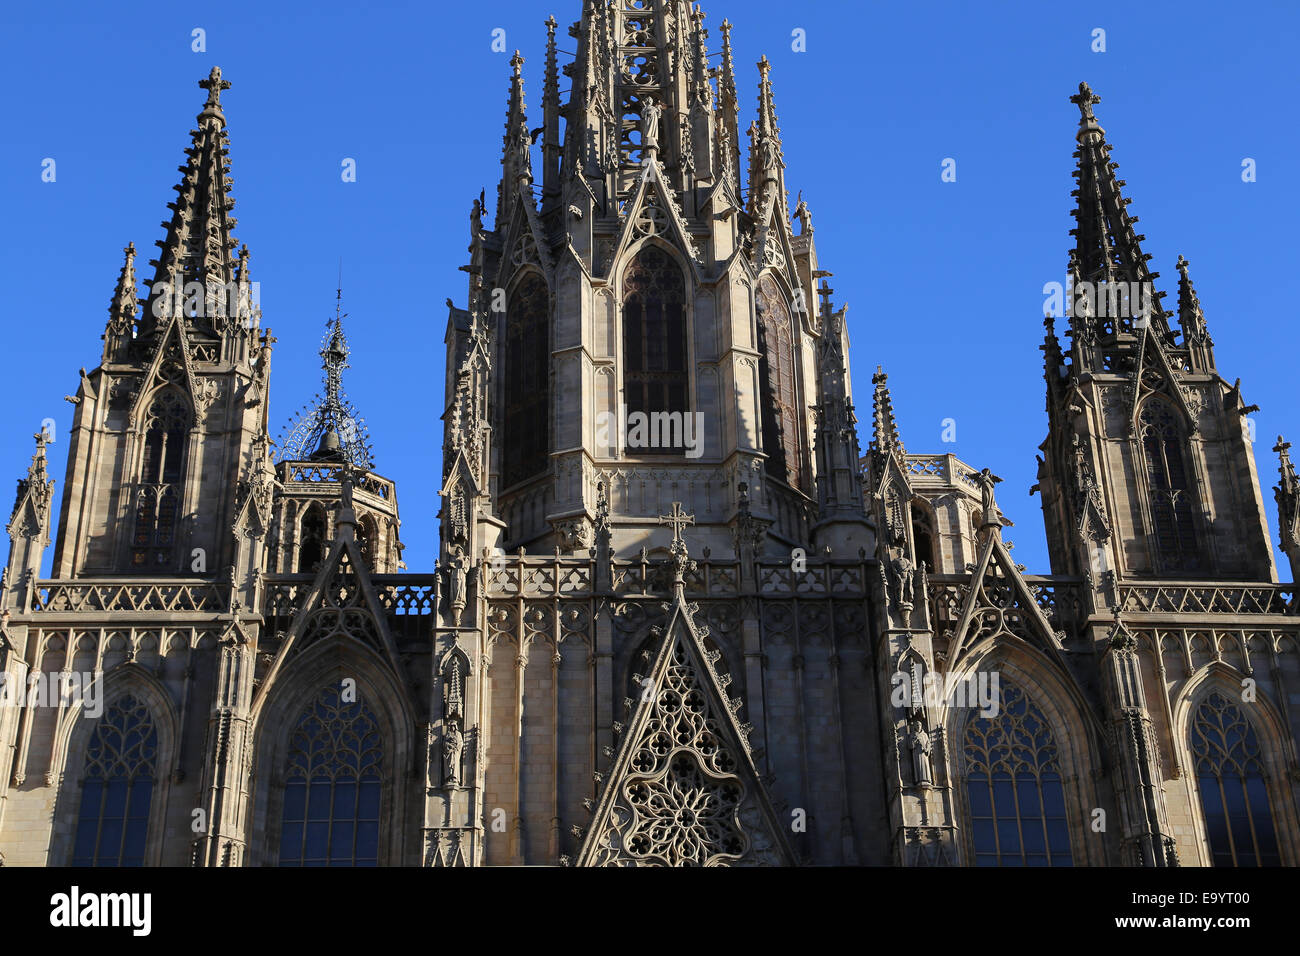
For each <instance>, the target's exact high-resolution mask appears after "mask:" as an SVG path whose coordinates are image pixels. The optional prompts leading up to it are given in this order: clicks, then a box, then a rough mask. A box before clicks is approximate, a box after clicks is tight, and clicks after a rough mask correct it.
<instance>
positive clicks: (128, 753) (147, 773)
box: [72, 696, 158, 866]
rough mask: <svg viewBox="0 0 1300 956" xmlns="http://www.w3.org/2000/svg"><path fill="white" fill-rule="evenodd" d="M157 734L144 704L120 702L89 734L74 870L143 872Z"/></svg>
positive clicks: (122, 699)
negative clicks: (136, 868)
mask: <svg viewBox="0 0 1300 956" xmlns="http://www.w3.org/2000/svg"><path fill="white" fill-rule="evenodd" d="M157 757H158V733H157V731H156V729H155V728H154V724H153V718H152V717H151V716H150V714H149V708H147V707H146V706H145V705H144V703H143V702H141V701H139V700H137V699H136V698H134V697H129V696H128V697H123V698H121V699H119V700H118V701H117V702H116V703H114V704H113V705H112V706H111V707H109V708H108V710H107V712H106V713H105V714H104V716H103V717H101V718H100V719H99V723H98V724H97V725H96V726H95V730H94V732H93V733H92V734H91V738H90V744H89V746H88V747H87V748H86V763H85V769H84V771H83V772H82V783H81V808H80V811H79V812H78V814H77V833H76V836H75V837H74V838H73V848H72V865H73V866H143V865H144V854H145V841H146V839H147V837H148V831H149V806H150V804H151V803H152V801H153V780H154V764H155V761H156V760H157Z"/></svg>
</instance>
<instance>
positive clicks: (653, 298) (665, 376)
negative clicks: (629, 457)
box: [623, 246, 699, 455]
mask: <svg viewBox="0 0 1300 956" xmlns="http://www.w3.org/2000/svg"><path fill="white" fill-rule="evenodd" d="M623 394H624V399H625V402H626V405H627V416H628V421H627V433H626V434H625V435H624V442H625V444H626V447H627V449H628V451H629V453H630V454H633V455H638V454H651V455H681V454H684V453H685V451H686V446H687V441H686V437H687V436H686V429H687V427H689V426H688V423H687V415H688V412H687V405H688V402H689V400H690V386H689V378H688V376H687V371H686V280H685V278H684V277H683V276H682V270H681V269H680V268H679V267H678V265H677V263H676V262H674V261H673V259H672V257H671V256H670V255H668V253H666V252H665V251H664V250H663V249H660V248H659V247H658V246H646V247H645V248H643V249H642V250H641V252H640V253H638V254H637V257H636V259H635V260H633V262H632V264H631V265H630V266H629V267H628V271H627V276H626V277H625V278H624V280H623ZM637 413H640V414H639V415H638V414H637ZM634 416H635V417H634ZM693 440H694V441H698V440H699V436H693Z"/></svg>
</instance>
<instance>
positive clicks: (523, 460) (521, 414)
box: [501, 272, 551, 487]
mask: <svg viewBox="0 0 1300 956" xmlns="http://www.w3.org/2000/svg"><path fill="white" fill-rule="evenodd" d="M505 364H506V368H505V376H504V377H505V393H506V394H505V435H504V444H503V446H502V448H503V452H502V456H501V460H502V463H503V468H504V471H505V476H504V481H505V484H506V486H507V487H508V486H510V485H514V484H517V483H519V482H521V481H526V480H528V479H529V478H533V477H535V476H537V475H539V474H542V473H543V472H545V471H546V469H547V466H548V465H549V463H550V461H549V456H550V450H551V449H550V435H551V429H550V416H549V410H550V378H551V374H550V369H551V336H550V290H549V289H548V288H547V285H546V282H545V280H544V279H542V277H541V276H539V275H538V274H537V273H535V272H529V273H527V274H526V275H525V276H524V278H523V279H522V281H520V283H519V284H518V285H517V286H515V290H514V292H513V293H512V294H511V296H510V301H509V304H508V307H507V310H506V346H505Z"/></svg>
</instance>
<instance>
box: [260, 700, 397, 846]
mask: <svg viewBox="0 0 1300 956" xmlns="http://www.w3.org/2000/svg"><path fill="white" fill-rule="evenodd" d="M347 697H352V698H353V699H352V700H348V699H346V698H345V695H343V694H342V693H340V687H339V686H337V685H331V686H328V687H326V688H324V689H323V690H322V691H321V692H320V693H319V694H318V695H317V696H316V699H315V700H314V701H312V703H311V704H310V705H308V707H307V709H306V711H304V712H303V714H302V716H301V717H300V718H299V720H298V724H297V726H296V727H295V728H294V729H293V736H292V737H291V738H290V741H289V758H288V766H287V767H286V768H285V785H284V810H283V813H282V815H281V822H280V865H281V866H378V865H379V830H380V827H379V817H380V803H381V798H382V796H383V793H382V781H383V777H384V743H383V738H382V737H381V735H380V733H379V723H378V721H377V720H376V719H375V715H374V712H373V711H371V710H370V708H369V707H367V706H366V705H365V704H364V703H363V702H362V701H361V700H360V699H359V697H356V696H355V695H347Z"/></svg>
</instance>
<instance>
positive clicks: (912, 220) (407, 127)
mask: <svg viewBox="0 0 1300 956" xmlns="http://www.w3.org/2000/svg"><path fill="white" fill-rule="evenodd" d="M1085 9H1086V10H1087V12H1081V11H1083V10H1085ZM289 11H290V8H289V7H288V5H282V4H268V3H259V4H251V3H242V2H235V3H226V4H222V5H221V6H220V8H219V9H206V8H205V9H202V10H201V11H195V10H194V9H193V8H191V7H188V6H183V5H179V4H171V3H168V4H164V3H157V2H148V3H131V4H112V5H109V4H102V3H90V2H82V3H54V4H48V5H44V4H22V5H18V4H8V5H6V7H5V10H4V12H3V13H0V216H3V222H4V229H3V230H0V268H2V269H3V273H2V275H3V279H4V286H5V290H6V301H7V303H8V306H7V309H6V315H5V318H4V319H3V322H4V323H5V326H4V329H5V331H4V342H5V344H6V346H7V349H6V355H5V358H6V359H7V361H6V362H5V369H6V374H5V375H4V376H0V407H4V408H6V409H9V410H11V414H9V415H7V416H5V417H4V418H3V419H2V420H0V452H3V454H2V455H0V475H3V474H5V473H8V474H9V475H10V476H12V477H18V476H20V475H21V474H22V473H23V472H24V470H25V468H26V465H27V462H28V459H29V456H30V454H31V447H32V439H31V436H32V434H33V433H34V432H35V431H36V430H37V429H38V428H39V427H40V422H41V420H42V419H44V418H47V417H52V418H54V419H55V420H56V422H57V423H58V429H59V431H58V434H57V436H56V437H57V438H58V441H57V442H56V443H55V444H54V445H53V446H52V448H51V453H52V469H53V474H54V476H55V477H56V479H57V480H58V482H59V486H58V488H59V490H60V491H61V488H62V484H63V477H64V475H63V469H64V463H65V455H66V450H67V442H66V440H65V438H66V436H65V434H64V430H65V429H66V428H67V427H68V425H69V423H70V421H71V413H72V407H71V406H70V405H68V404H66V403H65V402H64V401H63V396H64V395H66V394H70V393H72V392H74V391H75V390H76V387H77V369H78V368H79V367H80V366H86V367H87V368H93V367H94V366H95V364H96V363H97V361H98V358H99V355H100V347H101V343H100V338H99V337H100V334H101V333H102V331H103V328H104V323H105V320H106V318H107V306H108V303H109V298H110V295H111V293H112V290H113V285H114V281H115V279H116V277H117V272H118V269H119V268H120V265H121V258H122V255H121V249H122V247H123V246H124V245H125V244H126V243H127V242H128V241H134V242H135V244H136V246H137V248H139V249H141V250H142V251H143V252H144V253H145V257H146V258H147V257H148V256H149V255H151V254H152V253H153V251H154V246H153V243H154V241H155V240H157V239H159V238H161V237H162V235H163V229H162V228H161V227H160V225H159V223H160V222H161V221H163V220H164V219H166V218H167V215H168V213H167V210H166V209H165V204H166V203H167V202H168V201H169V200H171V199H172V198H173V196H174V194H173V192H172V190H171V187H172V185H173V184H175V183H176V182H177V180H178V173H177V171H176V167H177V165H178V164H179V163H181V162H182V160H183V158H184V157H183V155H182V150H183V149H184V148H185V146H186V145H188V142H189V137H188V130H189V129H190V128H191V127H192V126H193V124H194V116H195V114H196V113H197V112H198V111H199V108H200V106H201V104H202V102H203V94H202V92H201V91H200V90H199V89H198V87H197V86H196V85H195V84H196V81H197V80H199V79H200V78H202V77H204V76H206V75H207V73H208V70H209V69H210V68H211V66H212V65H213V64H218V65H220V66H221V67H222V69H223V71H224V72H225V76H226V78H227V79H228V80H230V81H231V82H232V83H233V84H234V86H233V88H232V89H231V90H230V91H229V92H227V93H226V94H225V96H224V98H223V102H224V103H225V106H226V114H227V117H228V120H229V130H230V137H231V159H232V162H233V175H234V179H235V186H234V191H233V195H234V196H235V198H236V199H237V201H238V205H237V207H236V210H235V214H236V216H237V217H238V218H239V226H238V229H237V230H236V235H237V236H238V238H239V239H240V240H242V241H243V242H246V243H247V244H248V246H249V248H250V249H251V251H252V270H253V278H254V279H256V280H258V281H260V283H261V287H262V307H263V311H264V322H265V324H267V325H270V326H271V327H272V328H273V329H274V330H275V333H276V335H277V336H278V338H279V343H278V345H277V347H276V352H275V358H274V363H273V376H272V405H271V414H272V419H273V422H274V426H273V433H274V432H278V429H279V427H280V425H281V423H283V422H284V421H286V420H287V419H288V418H289V417H290V415H291V414H292V413H293V411H294V410H295V409H297V408H298V407H299V406H301V405H302V404H303V403H304V402H305V401H307V400H308V399H309V398H310V397H311V396H312V395H313V394H314V392H315V391H316V390H317V388H318V383H319V368H318V361H319V360H318V358H317V356H316V352H317V350H318V348H319V342H320V337H321V334H322V332H323V330H324V323H325V320H326V318H327V317H328V316H329V315H330V314H331V312H332V310H333V299H334V287H335V284H336V274H337V269H338V261H339V259H340V257H341V258H342V259H343V284H344V299H345V307H346V309H347V311H348V312H350V313H351V321H350V325H349V334H350V338H351V343H352V347H353V357H352V364H353V368H352V369H351V370H350V372H349V373H348V374H347V377H346V378H345V384H346V387H347V389H348V391H349V393H350V395H351V397H352V398H353V400H354V401H355V403H356V404H357V405H358V406H359V408H360V409H361V411H362V413H363V414H364V415H365V416H366V417H367V419H368V421H369V424H370V426H371V431H372V435H373V438H374V445H375V450H376V458H377V464H378V470H379V471H381V472H382V473H383V474H385V475H387V476H389V477H391V478H394V479H396V480H397V482H398V487H399V498H400V503H401V510H402V517H403V528H402V537H403V539H404V541H405V542H406V543H407V545H408V548H407V552H406V558H407V561H408V564H409V565H410V567H411V568H412V570H417V569H418V570H427V569H429V568H431V566H432V563H433V559H434V556H435V551H436V539H437V528H436V522H435V520H434V516H435V514H436V511H437V497H436V489H437V487H438V484H439V475H440V468H439V459H440V451H439V450H440V447H441V437H440V432H439V423H438V414H439V411H440V409H441V408H442V374H443V366H444V358H443V351H442V337H443V331H444V326H445V322H446V317H447V310H446V307H445V305H444V300H445V299H446V297H448V296H451V297H452V298H453V299H454V300H455V301H456V302H457V304H460V305H463V304H464V302H465V293H466V284H465V278H466V277H465V274H464V273H462V272H460V271H458V269H459V266H461V265H462V264H463V263H464V262H465V258H466V253H465V247H466V245H467V244H468V241H469V233H468V215H469V209H470V203H471V200H472V199H473V198H474V197H475V196H477V195H478V192H479V190H480V189H481V188H484V187H486V188H487V190H488V195H489V196H490V197H491V196H492V195H494V187H495V185H496V182H497V179H498V175H499V158H500V153H501V135H502V130H503V123H504V116H505V106H506V92H507V77H508V75H509V66H508V62H507V61H508V56H509V54H499V53H493V52H492V50H491V40H492V30H493V29H494V28H498V27H500V28H504V29H505V30H506V32H507V44H508V47H509V49H510V50H511V51H513V50H514V49H515V48H516V47H518V48H520V49H521V50H522V51H523V53H524V55H525V56H526V57H527V60H528V62H527V64H526V66H525V68H524V70H525V77H526V81H527V84H528V101H529V104H530V106H531V107H532V109H533V110H534V111H536V110H538V109H539V108H540V103H541V78H542V65H543V62H542V51H543V47H544V42H545V35H546V33H545V28H544V26H543V21H544V19H545V18H546V16H547V15H548V14H551V13H554V14H555V16H556V18H557V19H558V20H559V21H560V23H561V29H560V38H561V47H562V49H566V50H570V51H571V50H573V49H574V45H573V41H571V40H570V39H569V38H568V36H567V33H566V30H565V27H566V26H567V24H568V23H570V22H572V21H574V20H576V19H577V18H578V16H579V15H580V13H581V3H580V0H555V2H549V3H537V2H535V0H530V2H527V3H525V2H505V0H496V2H493V3H478V4H449V3H438V4H428V3H419V4H416V3H411V4H383V3H380V4H376V5H373V6H371V5H366V4H358V3H353V2H349V3H339V2H335V0H320V2H316V3H313V4H311V5H309V6H308V5H304V6H296V7H294V8H292V12H289ZM705 11H706V13H708V15H709V18H708V20H707V22H706V23H707V26H709V27H710V28H711V30H712V33H713V36H712V38H711V40H710V46H711V49H712V50H714V51H715V52H716V50H717V49H718V45H719V42H720V33H719V31H718V26H719V24H720V23H721V21H722V19H723V18H724V17H727V18H730V19H731V21H732V22H733V23H734V24H735V32H734V41H735V45H736V50H737V62H738V64H739V70H740V75H739V82H740V86H741V90H742V94H743V96H744V97H745V103H746V106H747V109H748V110H750V111H751V112H752V110H753V103H754V100H755V97H756V90H757V71H756V69H755V67H754V63H755V62H756V61H757V59H758V57H759V55H760V54H763V53H766V54H767V56H768V57H769V58H770V59H771V60H772V62H773V73H772V75H773V81H774V84H775V95H776V104H777V110H778V114H779V116H780V120H781V126H782V132H783V135H784V141H785V158H786V163H787V176H788V181H789V183H790V186H791V190H792V193H793V192H794V191H796V190H799V189H802V190H803V192H804V196H805V198H806V199H807V201H808V203H809V206H810V207H811V209H812V213H813V217H814V225H815V227H816V230H817V242H818V248H819V253H820V256H821V259H822V262H823V264H824V267H825V268H828V269H831V270H832V271H834V272H835V277H834V279H833V280H832V284H833V286H834V288H835V290H836V297H837V299H838V300H840V301H842V302H847V303H848V304H849V307H850V308H849V328H850V333H851V335H852V340H853V352H852V358H853V374H854V380H855V384H856V387H857V391H858V396H859V413H860V417H861V418H862V420H863V424H864V425H869V419H870V415H869V404H870V403H869V399H870V388H871V384H870V377H871V372H872V371H873V370H874V369H875V366H876V365H877V364H883V365H884V366H885V368H886V370H887V371H888V372H889V373H890V384H891V386H892V388H893V394H894V400H895V404H896V407H897V409H898V415H899V419H900V424H901V427H902V431H903V436H904V440H905V442H906V444H907V447H908V450H909V451H913V452H945V451H952V452H953V453H955V454H957V455H959V456H960V457H961V458H963V459H964V460H966V461H967V462H969V463H970V464H972V465H975V466H977V467H982V466H988V467H990V468H992V469H993V470H994V471H995V472H996V473H997V474H999V475H1001V476H1002V477H1003V478H1004V479H1006V481H1005V483H1004V484H1003V485H1001V486H999V491H1000V499H999V500H1000V503H1001V505H1002V507H1003V510H1004V511H1005V512H1006V513H1007V514H1008V516H1009V517H1010V518H1011V519H1012V520H1013V521H1015V523H1016V527H1015V528H1014V529H1011V530H1010V531H1009V532H1008V537H1009V538H1011V539H1012V540H1014V541H1015V543H1016V545H1017V547H1016V551H1015V554H1016V557H1017V558H1018V560H1020V561H1022V562H1023V563H1025V564H1026V565H1028V566H1029V568H1030V570H1034V571H1045V570H1046V569H1047V558H1046V546H1045V543H1044V540H1043V533H1042V518H1041V511H1040V509H1039V503H1038V499H1036V498H1030V497H1029V496H1028V494H1027V490H1028V488H1029V486H1030V485H1031V484H1032V483H1033V482H1034V472H1035V463H1034V455H1035V453H1036V450H1037V446H1038V444H1039V442H1040V441H1041V440H1042V439H1043V436H1044V433H1045V427H1046V419H1045V415H1044V412H1043V381H1042V375H1041V353H1040V352H1039V351H1038V345H1039V344H1040V342H1041V337H1042V328H1041V315H1042V304H1043V296H1042V293H1041V289H1042V286H1043V284H1044V283H1045V282H1049V281H1052V280H1057V279H1061V278H1063V273H1064V269H1065V263H1066V254H1067V249H1068V246H1069V237H1068V235H1067V231H1068V230H1069V228H1070V227H1071V225H1072V220H1071V219H1070V217H1069V212H1070V210H1071V208H1072V200H1071V198H1070V195H1069V193H1070V190H1071V189H1072V188H1073V181H1072V180H1071V178H1070V171H1071V168H1072V165H1073V161H1072V159H1071V155H1070V154H1071V152H1072V150H1073V148H1074V132H1075V129H1076V125H1077V119H1078V112H1077V110H1076V108H1075V107H1074V106H1073V105H1072V104H1071V103H1070V102H1069V101H1068V97H1069V96H1070V94H1071V93H1073V92H1074V91H1075V89H1076V87H1077V86H1078V83H1079V81H1080V80H1085V79H1086V80H1087V81H1088V82H1089V83H1091V84H1092V86H1093V87H1094V89H1095V90H1096V91H1097V92H1098V93H1099V94H1100V95H1101V96H1102V103H1101V105H1100V106H1099V107H1098V116H1099V117H1100V120H1101V122H1102V125H1103V126H1104V127H1105V128H1106V131H1107V133H1108V138H1109V139H1110V141H1111V142H1112V144H1113V145H1114V158H1115V159H1116V160H1117V161H1118V162H1119V163H1120V164H1121V166H1122V169H1121V172H1120V175H1121V176H1122V177H1123V178H1125V179H1127V181H1128V187H1127V189H1126V192H1127V195H1128V196H1129V197H1131V198H1132V200H1133V203H1132V206H1131V207H1130V211H1131V212H1132V213H1134V214H1136V215H1138V216H1140V217H1141V220H1142V221H1141V224H1140V227H1139V231H1140V232H1143V233H1145V234H1146V235H1147V237H1148V238H1147V241H1146V243H1145V244H1144V248H1145V250H1146V251H1147V252H1149V253H1152V254H1153V260H1152V266H1153V267H1154V268H1156V269H1157V270H1158V271H1159V272H1161V273H1162V276H1161V278H1160V279H1159V280H1158V284H1159V285H1160V287H1162V288H1164V289H1165V290H1166V291H1167V292H1168V293H1169V297H1168V298H1167V299H1166V305H1167V306H1171V305H1172V303H1173V302H1174V301H1175V299H1176V293H1177V286H1176V278H1177V271H1176V270H1175V268H1174V261H1175V259H1176V258H1177V256H1178V255H1179V254H1180V253H1181V254H1183V255H1185V256H1186V257H1187V258H1188V259H1189V260H1190V261H1191V263H1192V275H1193V278H1194V280H1195V281H1196V284H1197V289H1198V291H1199V293H1200V297H1201V301H1202V304H1203V305H1204V307H1205V310H1206V313H1207V317H1208V320H1209V323H1210V331H1211V334H1212V335H1213V337H1214V340H1215V342H1216V345H1217V356H1218V362H1219V368H1220V370H1221V372H1222V374H1223V375H1224V376H1225V377H1226V378H1227V379H1228V380H1229V381H1231V380H1232V379H1234V378H1236V377H1238V376H1240V377H1241V379H1242V383H1243V390H1244V395H1245V399H1246V401H1247V402H1252V403H1258V404H1259V405H1261V406H1262V411H1260V412H1259V413H1258V414H1257V415H1256V416H1255V419H1256V421H1257V423H1258V435H1259V439H1260V440H1259V441H1258V443H1257V445H1256V458H1257V462H1258V466H1259V470H1260V473H1261V476H1262V478H1263V480H1264V484H1265V496H1266V500H1267V502H1268V507H1269V515H1270V527H1271V529H1272V531H1273V533H1274V536H1276V513H1275V510H1274V508H1273V502H1272V492H1271V487H1272V485H1273V483H1274V482H1275V480H1276V475H1277V469H1276V462H1275V456H1274V455H1273V453H1272V452H1271V451H1270V449H1271V447H1272V445H1273V440H1274V436H1276V435H1277V433H1278V432H1279V431H1284V432H1286V433H1287V434H1288V435H1294V436H1295V437H1297V438H1300V410H1297V408H1296V403H1295V402H1294V400H1293V395H1294V388H1295V381H1296V378H1297V373H1296V370H1295V364H1294V363H1295V348H1294V342H1295V334H1294V331H1293V328H1294V322H1295V319H1294V317H1293V315H1292V313H1291V308H1292V306H1293V302H1292V300H1291V298H1290V296H1289V295H1284V294H1281V293H1283V292H1284V291H1285V290H1286V289H1287V288H1288V285H1287V283H1288V282H1289V280H1287V279H1286V278H1285V277H1286V276H1287V275H1291V274H1293V273H1294V269H1295V262H1296V259H1297V252H1298V251H1300V249H1298V246H1300V240H1297V234H1296V230H1295V227H1294V223H1295V222H1296V221H1297V218H1298V217H1297V212H1300V177H1298V176H1297V169H1296V164H1297V157H1300V134H1298V132H1297V123H1296V121H1295V116H1296V112H1295V103H1296V101H1297V94H1298V93H1300V90H1297V84H1298V75H1297V70H1296V67H1295V56H1296V54H1295V51H1296V45H1297V42H1296V41H1297V35H1296V34H1297V25H1298V24H1300V7H1297V5H1296V4H1294V3H1280V2H1260V3H1251V4H1230V5H1224V4H1212V3H1204V2H1177V3H1174V2H1159V3H1154V2H1148V3H1142V4H1134V3H1109V2H1102V3H1091V4H1064V3H1059V2H1055V3H1043V2H1041V0H1037V2H1015V3H1009V2H999V3H987V4H977V3H967V2H953V0H948V2H936V3H881V2H876V0H871V2H852V3H846V2H830V0H812V2H805V3H800V4H791V3H788V2H778V0H749V2H743V3H742V2H739V0H709V2H707V3H706V4H705ZM196 27H199V28H203V29H204V30H206V43H207V50H206V52H202V53H196V52H192V50H191V43H192V40H191V31H192V30H193V29H194V28H196ZM1098 27H1100V28H1103V29H1105V31H1106V51H1105V52H1104V53H1095V52H1093V51H1092V50H1091V46H1092V43H1093V38H1092V31H1093V30H1094V29H1095V28H1098ZM796 28H801V29H803V30H804V31H806V36H807V51H806V52H803V53H797V52H794V51H793V50H792V49H791V32H792V31H793V30H794V29H796ZM537 125H540V120H538V121H537ZM46 157H51V158H54V159H55V160H56V162H57V181H56V182H54V183H43V182H42V181H41V162H42V160H43V159H44V158H46ZM344 157H352V158H354V159H355V160H356V161H357V172H358V175H357V182H355V183H344V182H342V181H341V177H340V163H341V162H342V160H343V158H344ZM946 157H951V158H954V159H956V161H957V182H955V183H943V182H941V181H940V165H941V162H942V161H943V159H944V158H946ZM1245 157H1251V158H1253V159H1255V160H1256V162H1257V167H1258V181H1257V182H1254V183H1243V182H1242V180H1241V163H1242V160H1243V158H1245ZM145 271H146V272H147V270H145ZM141 278H142V279H144V278H147V276H142V277H141ZM1279 283H1281V284H1280V285H1279ZM945 418H954V419H956V421H957V438H958V441H957V442H956V444H955V445H945V444H943V443H942V442H941V440H940V436H941V428H942V426H941V422H942V420H943V419H945ZM869 437H870V436H869V435H868V434H867V433H866V432H863V434H862V444H863V447H864V448H865V447H866V444H867V441H868V440H869ZM6 508H7V505H6ZM1282 566H1283V567H1285V562H1283V564H1282ZM47 567H48V563H47ZM1284 576H1286V575H1285V573H1284Z"/></svg>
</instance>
